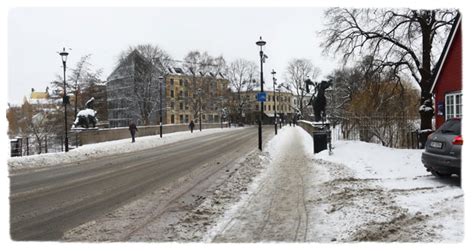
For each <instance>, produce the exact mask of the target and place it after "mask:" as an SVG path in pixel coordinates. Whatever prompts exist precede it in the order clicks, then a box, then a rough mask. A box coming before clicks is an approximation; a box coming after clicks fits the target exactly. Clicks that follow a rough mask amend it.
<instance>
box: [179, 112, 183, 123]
mask: <svg viewBox="0 0 474 251" xmlns="http://www.w3.org/2000/svg"><path fill="white" fill-rule="evenodd" d="M179 121H180V123H181V124H182V123H184V116H183V115H182V114H181V115H179Z"/></svg>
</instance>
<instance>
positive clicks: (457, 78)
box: [431, 15, 462, 128]
mask: <svg viewBox="0 0 474 251" xmlns="http://www.w3.org/2000/svg"><path fill="white" fill-rule="evenodd" d="M431 93H432V94H433V97H434V101H435V102H434V104H435V107H434V108H435V121H436V122H435V127H436V128H439V127H440V126H441V125H442V124H443V123H444V121H446V120H447V119H450V118H454V117H457V118H461V117H462V33H461V15H459V16H458V17H457V18H456V21H455V23H454V24H453V27H452V29H451V32H450V34H449V36H448V39H447V42H446V44H445V47H444V49H443V52H442V53H441V56H440V60H439V62H438V64H437V66H436V69H435V78H434V83H433V85H432V89H431Z"/></svg>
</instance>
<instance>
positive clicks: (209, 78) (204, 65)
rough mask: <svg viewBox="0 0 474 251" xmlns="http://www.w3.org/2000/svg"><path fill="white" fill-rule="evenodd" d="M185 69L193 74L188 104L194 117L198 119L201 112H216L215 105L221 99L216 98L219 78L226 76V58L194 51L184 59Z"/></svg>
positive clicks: (188, 87)
mask: <svg viewBox="0 0 474 251" xmlns="http://www.w3.org/2000/svg"><path fill="white" fill-rule="evenodd" d="M183 67H185V68H186V69H187V70H189V71H190V72H191V77H190V79H191V83H190V85H188V86H187V89H188V92H189V93H190V95H189V96H188V98H187V101H186V102H188V104H189V107H190V109H191V111H192V113H193V117H198V116H199V112H200V111H204V112H206V111H207V112H210V111H215V110H214V104H217V103H218V101H219V100H220V99H221V98H220V97H216V96H215V92H216V88H217V77H218V75H219V74H222V75H224V74H225V71H226V68H227V66H226V61H225V59H224V57H223V56H219V57H213V56H211V55H209V54H208V53H207V52H200V51H198V50H194V51H190V52H189V53H188V54H187V55H186V56H185V57H184V62H183Z"/></svg>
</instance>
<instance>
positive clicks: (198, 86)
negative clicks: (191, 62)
mask: <svg viewBox="0 0 474 251" xmlns="http://www.w3.org/2000/svg"><path fill="white" fill-rule="evenodd" d="M165 79H166V87H165V90H166V96H165V98H164V100H166V106H167V107H166V112H165V114H166V116H165V118H164V119H163V120H164V121H163V123H165V124H180V123H189V122H190V121H191V120H194V122H195V123H196V122H198V120H199V114H200V113H201V114H202V116H201V122H202V123H219V122H220V117H221V115H222V108H223V107H224V104H223V103H224V100H225V96H226V92H227V89H228V84H229V81H228V80H227V79H225V78H224V76H223V75H222V74H220V73H218V74H214V73H210V72H205V73H204V72H193V71H191V70H185V69H184V68H179V67H169V68H168V72H167V74H166V78H165Z"/></svg>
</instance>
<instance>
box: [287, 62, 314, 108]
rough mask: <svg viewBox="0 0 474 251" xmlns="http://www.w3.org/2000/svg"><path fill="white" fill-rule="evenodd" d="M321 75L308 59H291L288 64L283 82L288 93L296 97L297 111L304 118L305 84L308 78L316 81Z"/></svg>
mask: <svg viewBox="0 0 474 251" xmlns="http://www.w3.org/2000/svg"><path fill="white" fill-rule="evenodd" d="M320 74H321V70H320V69H319V68H317V67H314V65H313V64H312V63H311V61H310V60H309V59H293V60H291V61H290V62H289V63H288V66H287V67H286V72H285V81H286V83H287V85H288V88H289V91H291V92H292V93H293V95H294V96H296V102H297V109H298V110H299V111H300V112H301V115H302V116H304V115H305V114H304V110H305V109H304V108H305V107H306V105H307V104H304V101H303V100H304V95H305V83H304V81H305V80H306V79H308V78H311V79H316V78H317V77H318V76H319V75H320Z"/></svg>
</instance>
